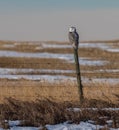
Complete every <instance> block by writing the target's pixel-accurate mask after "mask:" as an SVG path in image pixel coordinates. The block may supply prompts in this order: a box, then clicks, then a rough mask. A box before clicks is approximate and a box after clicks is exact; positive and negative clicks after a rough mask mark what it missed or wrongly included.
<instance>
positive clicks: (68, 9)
mask: <svg viewBox="0 0 119 130" xmlns="http://www.w3.org/2000/svg"><path fill="white" fill-rule="evenodd" d="M39 1H40V2H39ZM39 1H38V0H34V2H33V0H20V1H18V0H11V1H10V0H0V40H28V41H30V40H35V41H44V40H45V41H49V40H57V41H67V40H68V38H67V34H68V28H69V27H70V26H76V28H77V31H78V32H79V34H80V39H81V40H111V39H119V26H118V24H119V0H118V1H117V0H95V1H97V2H95V1H94V0H90V3H87V2H89V0H74V1H72V0H61V1H57V0H56V1H57V2H58V3H57V2H55V1H54V0H46V1H47V2H46V1H45V0H39ZM43 1H45V2H43ZM68 1H69V2H68ZM99 1H100V2H99ZM51 2H52V3H51ZM91 2H92V3H91Z"/></svg>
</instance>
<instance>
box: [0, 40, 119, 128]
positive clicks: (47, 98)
mask: <svg viewBox="0 0 119 130" xmlns="http://www.w3.org/2000/svg"><path fill="white" fill-rule="evenodd" d="M48 43H50V42H47V44H48ZM51 43H53V44H55V43H56V42H51ZM114 43H115V44H114ZM114 43H112V42H111V43H110V42H109V43H108V42H107V43H106V44H112V45H113V44H114V47H115V48H117V47H118V44H117V43H118V41H117V42H114ZM4 44H15V43H14V42H12V41H11V42H10V41H7V42H5V41H0V50H9V51H19V52H34V53H35V52H52V53H62V54H71V53H73V51H72V49H71V48H68V49H65V48H64V49H60V48H57V49H54V48H45V49H43V48H41V49H40V50H36V49H35V48H36V47H38V46H39V45H28V43H27V42H26V43H24V44H23V45H21V44H18V45H16V46H15V47H13V48H12V47H11V48H9V47H4ZM56 44H68V43H60V42H57V43H56ZM84 44H85V43H84ZM79 56H81V57H88V58H91V59H92V60H107V61H108V62H109V63H108V64H106V65H101V66H86V65H81V66H80V68H81V76H83V77H87V78H89V79H90V80H91V79H93V78H119V72H113V73H111V72H106V71H105V72H101V73H100V72H94V73H86V71H92V72H93V71H94V70H99V69H103V70H106V69H109V70H111V69H112V70H113V69H119V60H118V58H119V53H115V52H108V51H104V50H101V49H98V48H96V49H94V48H79ZM0 68H32V69H51V70H52V69H58V70H75V65H74V64H73V63H67V62H66V61H65V60H59V59H57V58H56V59H53V58H50V59H49V58H24V57H23V58H15V57H4V56H3V57H0ZM83 70H85V72H83ZM18 74H22V73H18ZM24 74H25V73H24ZM26 74H27V73H26ZM32 74H37V75H40V74H49V73H39V72H38V73H32ZM53 75H56V74H55V73H53ZM59 75H60V73H59ZM61 75H62V74H61ZM63 75H66V76H73V77H75V76H76V74H75V73H68V74H67V73H63ZM83 91H84V98H85V100H88V101H90V103H87V105H86V102H85V103H84V106H88V105H89V104H92V103H91V101H92V100H95V101H96V102H99V104H100V102H101V101H102V103H101V106H102V107H103V106H105V104H106V103H107V104H108V105H107V107H110V106H111V105H112V106H113V107H119V84H115V85H111V84H109V83H108V82H106V83H93V82H92V83H90V84H88V83H85V84H83ZM37 101H40V103H41V104H42V103H43V104H44V105H46V106H47V105H48V102H49V104H50V105H51V106H50V105H49V106H47V107H49V112H46V113H47V114H46V113H45V114H46V115H44V117H43V119H46V118H48V117H50V116H51V115H50V114H49V113H50V112H51V113H52V114H53V116H54V113H53V112H59V110H58V108H60V111H62V110H63V109H64V108H65V107H68V106H77V105H78V106H79V95H78V88H77V84H76V82H72V81H71V80H70V79H69V80H68V81H66V82H62V81H59V82H54V83H49V82H47V81H40V80H39V81H38V80H37V81H32V80H25V79H20V80H11V79H0V104H1V105H2V106H1V107H0V111H1V113H4V109H5V110H6V111H8V113H9V119H12V120H16V119H24V118H26V117H28V115H27V114H26V117H19V118H18V116H17V114H16V115H15V113H13V115H14V116H13V115H12V114H11V115H10V113H11V112H13V110H14V111H16V109H17V106H18V107H23V108H24V109H23V108H22V111H21V113H22V114H23V111H24V113H25V112H26V111H29V110H27V109H29V108H27V105H28V104H27V103H29V105H30V108H31V109H34V110H33V111H35V110H36V108H35V106H36V105H37V106H38V105H39V104H37ZM42 101H43V102H42ZM96 102H93V103H94V104H96ZM105 102H106V103H105ZM10 103H11V104H12V105H11V106H9V104H10ZM15 103H16V104H15ZM30 103H31V104H30ZM35 103H36V104H35ZM18 104H19V105H21V106H19V105H18ZM24 104H25V105H24ZM43 104H42V105H43ZM109 104H111V105H109ZM5 105H8V106H7V107H6V106H5ZM59 105H61V106H62V107H59ZM24 106H26V109H25V107H24ZM32 106H34V107H33V108H32ZM54 106H56V107H57V108H55V107H54ZM40 107H42V106H40ZM51 107H54V109H57V110H56V111H55V110H54V109H53V110H52V108H51ZM95 107H96V106H95ZM3 108H4V109H3ZM38 109H39V108H38ZM44 109H45V108H44ZM36 111H37V112H38V110H36ZM52 111H53V112H52ZM63 112H64V111H63ZM65 112H66V111H65ZM21 113H19V114H21ZM26 113H27V112H26ZM59 113H60V112H59ZM59 113H58V114H59ZM19 114H18V115H19ZM32 114H33V113H32ZM35 114H36V113H35ZM40 114H41V113H40ZM48 114H49V115H48ZM60 114H63V113H60ZM60 114H59V115H60ZM68 114H69V113H68ZM98 114H99V113H98ZM98 114H97V115H98ZM102 114H103V115H105V114H107V113H102ZM1 115H2V114H1ZM117 115H119V113H118V114H117ZM2 116H3V117H1V118H0V119H6V118H8V117H7V114H6V113H4V114H3V115H2ZM36 116H37V114H36V115H34V116H33V119H31V120H32V121H30V124H31V122H32V124H31V125H36V126H38V125H39V124H35V122H36V123H37V122H38V123H39V122H41V119H39V121H34V122H33V120H37V119H36ZM42 116H43V115H42ZM45 116H46V118H45ZM60 116H61V115H60ZM65 116H66V117H67V118H66V117H64V118H63V119H59V120H58V121H57V120H55V121H54V119H56V117H53V118H52V120H50V121H47V120H44V121H43V122H42V123H41V124H47V123H51V124H54V123H58V122H62V121H65V120H66V119H70V118H69V115H65ZM80 116H81V115H80ZM98 116H99V115H98ZM112 116H113V114H112V115H111V116H110V117H112ZM39 117H41V116H40V115H39ZM73 117H74V115H72V116H71V118H72V119H73V120H74V122H77V119H79V118H80V120H82V119H84V118H87V117H86V114H85V117H79V116H78V117H77V116H76V114H75V117H77V119H76V118H75V119H74V118H73ZM29 118H30V117H29ZM34 118H35V119H34ZM93 118H94V117H92V115H90V116H89V117H88V118H87V119H93ZM61 120H62V121H61ZM26 124H27V123H26ZM28 124H29V121H28ZM114 127H117V126H114Z"/></svg>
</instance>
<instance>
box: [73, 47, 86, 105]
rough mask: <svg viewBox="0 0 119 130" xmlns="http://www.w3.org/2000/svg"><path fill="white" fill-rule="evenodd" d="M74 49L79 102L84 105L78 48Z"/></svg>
mask: <svg viewBox="0 0 119 130" xmlns="http://www.w3.org/2000/svg"><path fill="white" fill-rule="evenodd" d="M73 49H74V59H75V65H76V74H77V84H78V93H79V100H80V103H82V102H83V99H84V97H83V85H82V82H81V73H80V66H79V59H78V48H73Z"/></svg>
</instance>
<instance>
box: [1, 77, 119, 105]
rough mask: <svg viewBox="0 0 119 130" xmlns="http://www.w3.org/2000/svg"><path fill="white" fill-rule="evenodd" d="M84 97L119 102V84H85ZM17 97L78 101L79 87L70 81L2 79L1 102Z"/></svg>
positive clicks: (28, 99) (25, 99) (26, 99)
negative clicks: (118, 96) (49, 81)
mask: <svg viewBox="0 0 119 130" xmlns="http://www.w3.org/2000/svg"><path fill="white" fill-rule="evenodd" d="M83 89H84V97H85V98H87V99H98V100H105V101H108V102H115V103H117V102H118V98H117V95H118V94H119V86H118V85H116V86H110V85H109V84H98V85H97V84H95V83H92V84H90V85H86V84H85V85H84V88H83ZM9 97H12V98H15V99H18V100H22V101H35V100H36V99H40V100H42V99H45V98H47V99H50V100H52V101H55V102H64V101H69V102H78V99H79V98H78V97H79V96H78V88H77V85H76V83H74V82H70V81H68V82H67V83H65V82H59V83H48V82H46V81H44V82H42V81H29V80H24V79H22V80H6V79H3V80H1V81H0V102H1V103H2V102H4V101H5V100H4V99H5V98H9Z"/></svg>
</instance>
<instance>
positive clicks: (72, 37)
mask: <svg viewBox="0 0 119 130" xmlns="http://www.w3.org/2000/svg"><path fill="white" fill-rule="evenodd" d="M68 37H69V41H70V43H76V44H78V42H79V35H78V33H77V32H74V33H71V32H69V34H68Z"/></svg>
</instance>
